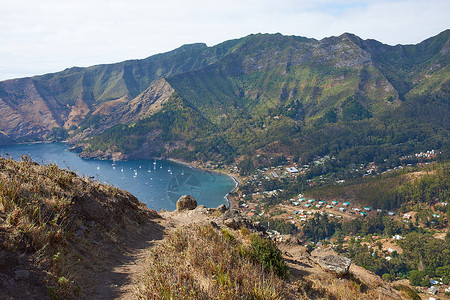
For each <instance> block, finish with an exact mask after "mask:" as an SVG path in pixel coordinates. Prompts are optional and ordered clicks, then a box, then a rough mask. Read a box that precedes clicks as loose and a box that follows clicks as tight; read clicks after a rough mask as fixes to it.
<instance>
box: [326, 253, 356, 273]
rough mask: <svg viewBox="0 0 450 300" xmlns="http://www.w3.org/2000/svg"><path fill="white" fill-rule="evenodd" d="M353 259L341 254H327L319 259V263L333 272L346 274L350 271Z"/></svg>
mask: <svg viewBox="0 0 450 300" xmlns="http://www.w3.org/2000/svg"><path fill="white" fill-rule="evenodd" d="M351 264H352V261H351V260H350V259H348V258H346V257H343V256H340V255H327V256H324V257H322V258H321V259H319V265H320V266H321V267H322V268H324V269H326V270H329V271H331V272H334V273H336V274H338V275H344V274H346V273H348V270H349V269H350V265H351Z"/></svg>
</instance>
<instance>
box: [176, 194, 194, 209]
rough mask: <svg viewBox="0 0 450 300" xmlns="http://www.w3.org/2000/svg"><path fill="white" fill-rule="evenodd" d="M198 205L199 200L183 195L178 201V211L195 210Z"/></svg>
mask: <svg viewBox="0 0 450 300" xmlns="http://www.w3.org/2000/svg"><path fill="white" fill-rule="evenodd" d="M196 207H197V200H195V198H194V197H192V196H189V195H184V196H181V197H180V199H178V201H177V211H183V210H193V209H195V208H196Z"/></svg>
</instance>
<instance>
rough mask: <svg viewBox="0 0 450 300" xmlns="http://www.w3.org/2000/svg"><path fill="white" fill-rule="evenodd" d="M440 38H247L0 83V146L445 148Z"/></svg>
mask: <svg viewBox="0 0 450 300" xmlns="http://www.w3.org/2000/svg"><path fill="white" fill-rule="evenodd" d="M449 33H450V31H449V30H446V31H444V32H442V33H440V34H439V35H437V36H435V37H431V38H429V39H427V40H425V41H423V42H422V43H420V44H417V45H397V46H388V45H384V44H382V43H379V42H377V41H375V40H362V39H360V38H359V37H357V36H355V35H352V34H348V33H345V34H342V35H340V36H338V37H330V38H324V39H322V40H315V39H308V38H304V37H296V36H283V35H281V34H255V35H249V36H247V37H244V38H240V39H236V40H230V41H226V42H224V43H221V44H219V45H216V46H213V47H207V46H206V45H204V44H192V45H185V46H182V47H180V48H178V49H176V50H173V51H171V52H167V53H164V54H158V55H154V56H151V57H149V58H146V59H143V60H131V61H125V62H121V63H116V64H110V65H97V66H92V67H88V68H70V69H66V70H64V71H62V72H59V73H53V74H46V75H42V76H35V77H31V78H21V79H13V80H7V81H2V82H0V112H1V113H2V120H0V134H1V135H0V142H1V143H3V144H5V143H11V142H25V141H42V140H61V139H69V142H70V143H71V144H73V145H75V147H74V149H75V150H77V151H81V152H82V153H81V155H82V156H84V157H93V158H111V157H113V156H114V157H115V158H116V159H131V158H149V157H162V156H163V157H173V158H181V159H185V160H188V161H192V160H197V159H201V160H204V161H207V160H213V161H226V162H231V161H233V160H235V159H236V158H238V157H242V156H243V157H245V156H248V155H250V154H252V153H254V152H255V151H262V152H264V153H271V154H284V155H293V156H300V157H302V158H303V159H304V160H309V159H311V158H313V157H314V156H317V155H337V156H339V159H340V160H341V161H342V163H343V164H349V163H354V162H357V163H360V162H361V161H367V162H369V161H374V160H383V159H387V158H389V157H390V156H391V155H397V156H400V155H407V154H411V153H413V152H414V151H416V152H417V151H424V150H429V149H437V150H440V149H445V148H447V149H448V146H449V145H448V141H449V139H448V128H449V119H448V116H449V103H450V101H449V90H450V72H449V71H450V70H449V59H450V54H449V51H450V40H449Z"/></svg>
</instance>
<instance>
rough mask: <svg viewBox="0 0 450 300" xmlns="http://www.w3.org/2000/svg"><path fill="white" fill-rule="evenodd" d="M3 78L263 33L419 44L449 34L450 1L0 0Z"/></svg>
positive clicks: (142, 56)
mask: <svg viewBox="0 0 450 300" xmlns="http://www.w3.org/2000/svg"><path fill="white" fill-rule="evenodd" d="M0 8H1V9H0V41H1V43H0V79H7V78H12V77H22V76H29V75H34V74H42V73H46V72H51V71H59V70H62V69H64V68H66V67H71V66H74V65H78V66H88V65H92V64H99V63H110V62H118V61H122V60H125V59H134V58H144V57H147V56H149V55H152V54H156V53H160V52H164V51H168V50H171V49H173V48H176V47H178V46H180V45H182V44H185V43H192V42H206V43H207V44H208V45H214V44H217V43H220V42H222V41H225V40H227V39H232V38H239V37H242V36H245V35H247V34H250V33H257V32H269V33H275V32H281V33H283V34H288V35H300V36H307V37H313V38H317V39H320V38H323V37H326V36H331V35H339V34H341V33H343V32H352V33H355V34H356V35H358V36H360V37H362V38H374V39H377V40H379V41H381V42H384V43H388V44H398V43H403V44H404V43H418V42H420V41H422V40H423V39H425V38H428V37H430V36H433V35H435V34H438V33H439V32H441V31H443V30H445V29H447V28H450V26H449V23H450V2H449V1H447V0H431V1H422V0H397V1H389V0H379V1H375V0H365V1H352V0H341V1H332V0H316V1H313V0H308V1H306V0H297V1H295V0H277V1H276V0H228V1H215V0H209V1H205V0H193V1H183V0H164V1H153V0H151V1H145V0H127V1H119V0H76V1H75V0H66V1H60V0H40V1H34V0H15V1H10V0H0Z"/></svg>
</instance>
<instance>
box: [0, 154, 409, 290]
mask: <svg viewBox="0 0 450 300" xmlns="http://www.w3.org/2000/svg"><path fill="white" fill-rule="evenodd" d="M0 179H1V180H0V183H1V184H0V266H1V268H0V279H1V280H0V291H1V294H2V296H5V297H11V298H13V299H23V298H24V297H27V298H33V297H34V298H38V299H46V298H66V299H67V298H108V299H111V298H126V299H133V298H137V297H138V296H140V297H144V298H148V299H158V298H160V297H161V295H170V296H171V297H175V298H179V297H184V295H187V297H188V298H189V297H190V298H192V299H198V298H196V297H197V296H201V297H200V298H205V299H222V298H223V295H225V294H227V295H229V296H230V297H233V295H235V294H233V293H236V292H238V293H244V294H245V295H247V296H249V297H250V298H251V297H259V296H264V299H291V298H292V299H298V298H308V297H309V298H310V297H316V298H317V297H321V298H328V299H347V298H348V295H349V294H351V295H353V296H355V297H359V298H361V299H363V298H365V299H374V298H380V297H381V298H383V299H390V298H391V299H400V298H401V297H403V296H402V294H401V293H399V292H397V291H395V290H394V289H392V288H391V286H390V285H389V284H387V283H385V282H383V281H382V280H381V279H380V278H379V277H377V276H375V275H374V274H371V273H370V272H368V271H366V270H364V269H363V268H359V267H357V266H352V267H351V268H350V273H349V274H348V275H345V276H337V275H334V274H333V273H330V272H328V271H325V270H324V269H321V268H320V267H319V264H318V260H319V258H320V257H322V256H324V255H325V254H329V253H330V252H323V253H322V252H320V251H319V252H313V253H312V254H310V253H309V252H308V251H306V248H304V247H302V246H301V245H299V244H298V242H297V240H296V239H292V238H289V237H286V238H285V239H284V242H283V243H282V244H279V247H280V248H281V249H283V250H282V252H280V250H278V249H277V248H276V247H275V244H274V243H273V242H271V241H269V240H267V239H265V238H264V228H262V227H261V226H259V225H258V224H252V223H251V222H250V221H248V220H247V219H245V218H243V217H242V216H241V215H240V213H239V212H238V211H237V210H227V209H226V207H224V206H221V207H218V208H216V209H209V208H205V207H203V206H196V204H195V205H186V206H184V207H182V206H179V210H178V211H175V212H165V213H162V214H159V213H157V212H155V211H153V210H149V209H147V208H146V207H145V205H144V204H142V203H140V202H139V201H138V200H137V199H136V198H135V197H133V196H132V195H131V194H129V193H128V192H125V191H120V190H118V189H117V188H114V187H111V186H107V185H103V184H100V183H98V182H93V181H91V180H89V179H86V178H81V177H79V176H77V175H76V174H74V173H73V172H71V171H67V170H60V169H58V168H57V167H56V166H55V165H47V166H41V165H38V164H36V163H34V162H32V161H31V160H30V159H29V158H27V157H25V158H24V159H23V161H21V162H15V161H12V160H10V159H5V158H1V159H0ZM148 270H149V272H148V273H146V271H148ZM168 270H170V272H168ZM167 275H170V276H169V277H170V278H167V280H166V279H165V277H164V276H167ZM174 279H175V280H174ZM158 280H159V281H158ZM155 282H156V283H158V282H160V283H161V285H158V284H156V285H155ZM248 287H251V288H248ZM224 293H225V294H224ZM236 295H242V294H236Z"/></svg>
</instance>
